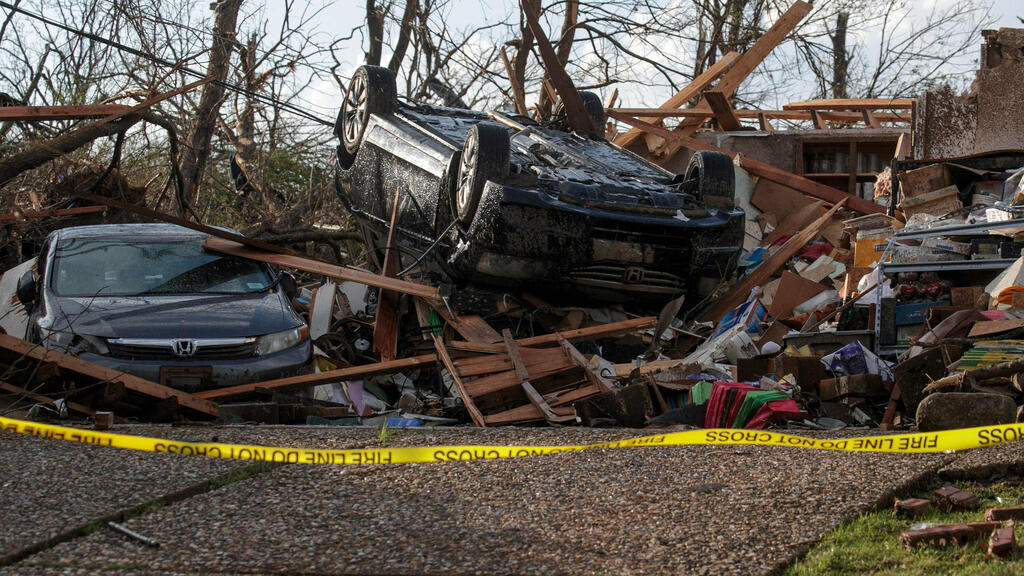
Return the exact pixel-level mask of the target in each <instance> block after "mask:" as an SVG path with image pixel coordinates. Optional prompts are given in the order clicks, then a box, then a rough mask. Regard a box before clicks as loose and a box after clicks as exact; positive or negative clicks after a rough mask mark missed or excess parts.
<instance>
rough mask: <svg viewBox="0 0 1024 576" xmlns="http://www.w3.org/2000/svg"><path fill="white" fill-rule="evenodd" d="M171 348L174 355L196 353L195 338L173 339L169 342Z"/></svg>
mask: <svg viewBox="0 0 1024 576" xmlns="http://www.w3.org/2000/svg"><path fill="white" fill-rule="evenodd" d="M171 349H172V350H174V355H175V356H191V355H193V354H195V353H196V341H195V340H174V341H173V342H171Z"/></svg>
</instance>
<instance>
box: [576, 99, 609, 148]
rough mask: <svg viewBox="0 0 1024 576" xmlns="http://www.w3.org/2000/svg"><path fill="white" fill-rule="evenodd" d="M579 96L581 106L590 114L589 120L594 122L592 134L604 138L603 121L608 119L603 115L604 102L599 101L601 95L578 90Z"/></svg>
mask: <svg viewBox="0 0 1024 576" xmlns="http://www.w3.org/2000/svg"><path fill="white" fill-rule="evenodd" d="M580 98H583V107H584V108H585V109H586V110H587V114H589V115H590V121H591V122H593V123H594V135H595V136H600V137H601V138H604V130H605V123H606V122H607V121H608V120H607V119H606V118H605V115H604V102H601V97H600V96H598V95H597V94H594V93H593V92H587V91H583V92H580Z"/></svg>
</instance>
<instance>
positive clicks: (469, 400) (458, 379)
mask: <svg viewBox="0 0 1024 576" xmlns="http://www.w3.org/2000/svg"><path fill="white" fill-rule="evenodd" d="M430 338H431V340H433V341H434V349H435V350H437V357H438V358H440V359H441V363H442V364H444V367H445V368H446V369H447V370H448V373H449V374H451V375H452V381H453V382H454V383H455V389H456V391H458V393H459V397H460V398H462V405H463V406H465V407H466V412H469V417H470V418H471V419H472V420H473V424H476V425H477V426H480V427H481V428H483V427H485V426H487V422H486V421H485V420H484V415H483V413H481V412H480V409H479V408H477V407H476V403H475V402H474V401H473V397H472V396H470V395H469V392H468V391H467V390H466V384H465V383H464V382H463V381H462V376H461V375H460V374H459V369H458V368H456V367H455V363H454V362H452V357H451V355H450V354H448V349H447V348H445V346H444V341H442V340H441V337H440V336H438V335H437V334H431V335H430Z"/></svg>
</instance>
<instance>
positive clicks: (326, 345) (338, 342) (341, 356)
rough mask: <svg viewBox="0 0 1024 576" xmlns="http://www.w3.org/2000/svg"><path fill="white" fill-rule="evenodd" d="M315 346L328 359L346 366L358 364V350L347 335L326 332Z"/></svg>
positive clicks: (317, 340)
mask: <svg viewBox="0 0 1024 576" xmlns="http://www.w3.org/2000/svg"><path fill="white" fill-rule="evenodd" d="M313 344H315V345H316V347H317V348H319V349H320V351H321V352H323V353H324V354H326V355H327V357H328V358H332V359H334V360H338V361H339V362H344V363H346V364H355V362H356V350H355V348H354V347H353V346H352V343H351V342H349V341H348V337H347V336H346V335H345V334H342V333H340V332H326V333H324V334H322V335H321V336H320V337H319V338H317V339H316V341H315V342H313Z"/></svg>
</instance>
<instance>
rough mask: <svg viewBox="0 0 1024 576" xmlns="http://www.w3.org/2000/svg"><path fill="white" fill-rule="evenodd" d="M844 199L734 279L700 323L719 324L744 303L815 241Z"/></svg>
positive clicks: (704, 313)
mask: <svg viewBox="0 0 1024 576" xmlns="http://www.w3.org/2000/svg"><path fill="white" fill-rule="evenodd" d="M844 202H845V200H844V201H841V202H839V203H838V204H836V205H835V206H833V207H832V209H831V210H829V211H828V212H826V213H825V214H824V215H823V216H822V217H821V218H818V219H817V220H815V221H814V222H813V223H811V225H810V226H808V227H807V228H804V229H803V230H801V231H800V232H798V233H797V234H796V235H795V236H793V237H791V238H790V239H789V240H787V241H786V243H785V244H783V245H782V247H781V248H779V249H778V250H777V251H776V252H775V253H774V254H772V255H771V256H769V257H768V258H766V259H765V260H764V261H763V262H761V263H760V264H759V265H758V266H757V268H754V270H753V272H751V273H750V274H747V275H746V276H744V277H743V279H742V280H740V281H739V282H737V283H736V284H735V285H734V286H733V287H732V288H730V289H729V291H728V292H726V293H725V294H724V295H723V296H722V297H721V298H719V299H718V300H716V301H715V303H714V304H712V305H711V306H710V307H709V308H707V309H706V310H705V311H704V312H702V313H701V315H700V317H699V320H700V321H701V322H714V323H716V324H717V323H718V321H719V320H721V319H722V317H723V316H725V315H726V314H728V313H729V311H730V310H732V309H733V308H736V307H737V306H739V305H740V304H743V303H744V302H745V301H746V300H747V298H748V297H749V296H750V291H751V290H752V289H754V287H756V286H762V285H763V284H764V283H765V282H767V281H768V279H769V278H770V277H771V276H772V275H773V274H775V271H776V270H778V269H779V268H781V267H782V266H783V265H784V264H785V263H786V262H788V261H789V259H790V258H792V257H793V256H796V255H797V253H799V252H800V251H801V250H803V248H804V246H806V245H807V243H808V242H810V241H812V240H814V239H815V238H817V237H818V234H820V233H821V230H822V229H823V228H825V225H826V224H828V222H829V221H830V220H831V219H832V215H833V214H835V213H836V211H838V210H839V208H840V207H842V205H843V203H844Z"/></svg>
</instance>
